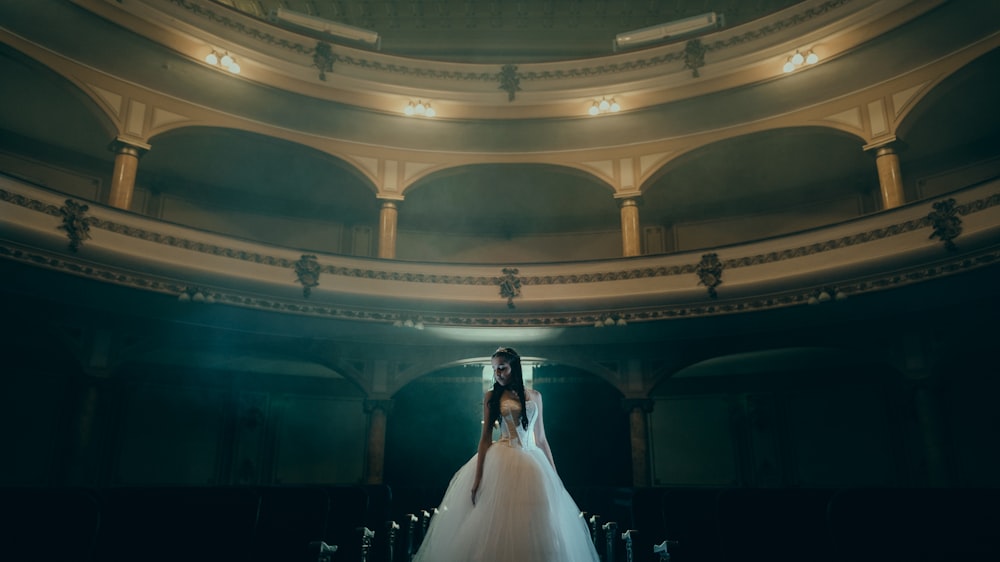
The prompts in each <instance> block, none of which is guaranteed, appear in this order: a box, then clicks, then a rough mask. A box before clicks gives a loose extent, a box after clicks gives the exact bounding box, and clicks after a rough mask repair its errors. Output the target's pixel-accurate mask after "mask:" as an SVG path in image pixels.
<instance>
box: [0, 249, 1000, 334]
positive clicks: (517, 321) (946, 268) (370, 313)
mask: <svg viewBox="0 0 1000 562" xmlns="http://www.w3.org/2000/svg"><path fill="white" fill-rule="evenodd" d="M0 258H2V259H11V260H14V261H18V262H21V263H25V264H29V265H34V266H39V267H44V268H47V269H52V270H56V271H61V272H64V273H69V274H73V275H77V276H80V277H86V278H90V279H95V280H98V281H104V282H109V283H114V284H117V285H122V286H126V287H131V288H136V289H142V290H146V291H152V292H158V293H165V294H173V295H178V294H180V293H182V292H184V291H185V290H186V289H187V286H186V285H184V284H180V283H178V282H177V281H175V280H173V279H167V278H161V277H156V276H153V275H143V274H137V273H135V272H132V271H124V270H118V269H114V268H109V267H102V266H99V265H94V264H91V263H87V262H77V261H76V260H75V259H67V258H65V257H62V256H56V255H51V254H48V253H40V252H37V251H29V250H26V249H23V248H19V247H14V246H9V245H7V244H6V243H4V242H2V241H0ZM997 263H1000V248H997V247H993V248H990V249H989V250H986V251H984V252H981V253H978V254H975V255H968V256H962V257H956V258H954V259H952V260H950V261H945V262H938V263H934V264H933V265H929V266H922V267H915V268H911V269H909V270H905V271H894V272H891V273H888V274H884V275H875V276H871V277H868V278H866V279H862V280H856V281H854V282H853V283H846V284H839V285H838V286H837V288H838V290H840V291H843V292H844V293H845V294H848V295H852V296H853V295H856V294H862V293H868V292H875V291H882V290H887V289H892V288H896V287H903V286H907V285H912V284H914V283H919V282H923V281H927V280H930V279H935V278H940V277H945V276H948V275H954V274H958V273H962V272H965V271H971V270H974V269H977V268H980V267H986V266H991V265H995V264H997ZM813 296H814V290H813V288H809V289H803V290H794V291H788V292H784V293H776V294H769V295H766V296H760V297H749V298H746V299H742V300H730V301H725V302H714V301H713V302H711V303H706V304H697V303H696V304H677V305H653V306H647V307H639V308H634V309H631V310H629V311H628V312H624V313H622V315H621V317H622V318H623V319H625V320H626V321H627V322H629V323H632V322H651V321H659V320H670V319H675V318H692V317H698V316H719V315H725V314H734V313H741V312H753V311H759V310H768V309H778V308H786V307H789V306H800V305H805V304H807V303H808V301H809V298H810V297H813ZM214 297H215V302H217V303H219V304H225V305H230V306H238V307H242V308H249V309H257V310H264V311H269V312H280V313H288V314H301V315H306V316H313V317H321V318H331V319H339V320H359V321H370V322H385V323H392V322H395V321H396V320H399V319H400V318H402V316H401V315H400V314H399V313H397V312H387V311H384V310H375V309H368V308H362V307H350V306H335V305H324V304H303V303H302V302H301V301H290V300H282V299H276V298H265V297H260V296H259V295H257V294H253V293H241V292H235V291H224V290H219V291H216V292H215V293H214ZM603 315H604V313H603V312H599V311H595V312H586V311H581V312H577V313H572V312H570V313H559V314H533V315H528V314H520V313H516V312H512V313H511V314H508V315H502V314H486V313H469V314H434V313H424V314H423V316H422V317H423V319H424V321H425V322H426V323H427V324H431V325H440V326H458V327H573V326H593V325H594V323H595V322H597V321H598V320H601V319H602V318H603Z"/></svg>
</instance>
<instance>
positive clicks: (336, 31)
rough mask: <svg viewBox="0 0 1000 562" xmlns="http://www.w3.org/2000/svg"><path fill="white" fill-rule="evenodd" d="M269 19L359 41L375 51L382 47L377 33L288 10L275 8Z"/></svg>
mask: <svg viewBox="0 0 1000 562" xmlns="http://www.w3.org/2000/svg"><path fill="white" fill-rule="evenodd" d="M268 19H270V20H271V21H273V22H284V23H288V24H291V25H294V26H296V27H302V28H305V29H309V30H312V31H318V32H320V33H323V34H326V35H330V36H332V37H336V38H339V39H348V40H350V41H357V42H359V43H364V44H366V45H370V46H372V47H374V48H375V49H379V48H380V47H381V45H382V38H381V37H380V36H379V34H378V33H377V32H375V31H371V30H368V29H362V28H360V27H354V26H353V25H347V24H346V23H340V22H337V21H331V20H327V19H323V18H320V17H316V16H312V15H309V14H304V13H302V12H296V11H294V10H289V9H288V8H275V9H274V10H271V13H270V14H268Z"/></svg>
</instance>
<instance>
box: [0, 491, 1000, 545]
mask: <svg viewBox="0 0 1000 562" xmlns="http://www.w3.org/2000/svg"><path fill="white" fill-rule="evenodd" d="M399 495H400V496H401V497H400V498H398V500H397V499H394V498H393V493H392V492H391V491H390V489H389V488H388V487H387V486H333V487H329V486H318V487H312V486H303V487H295V486H274V487H119V488H106V489H81V488H0V513H2V515H0V559H2V560H18V561H24V562H30V561H42V560H45V561H50V560H59V559H67V560H81V561H93V562H121V561H126V560H128V561H134V560H145V561H152V562H158V561H163V562H166V561H168V560H169V561H177V560H184V561H195V562H197V561H201V560H205V561H208V560H212V561H219V560H238V561H250V562H275V561H281V562H299V561H302V562H305V561H308V562H317V561H324V560H326V561H330V562H336V561H339V560H345V561H346V560H349V561H352V562H354V561H361V562H407V561H408V560H409V559H410V557H411V555H412V554H413V552H415V550H416V549H417V547H419V544H420V541H421V540H422V537H423V534H424V533H425V532H426V529H427V526H428V524H429V522H430V519H431V517H432V512H433V510H432V509H431V510H430V511H427V510H422V509H413V508H412V506H413V505H416V501H420V503H421V504H423V505H432V503H433V501H436V499H437V498H439V497H440V496H439V492H437V491H414V490H401V494H399ZM574 497H576V498H577V501H578V503H579V504H580V505H581V507H584V508H585V509H593V510H594V511H592V512H587V513H586V514H585V516H586V517H587V520H588V523H589V525H590V529H591V535H592V539H593V540H594V543H595V545H596V546H597V549H598V552H599V553H600V555H601V558H602V560H604V561H605V562H625V561H628V562H645V561H648V562H653V561H660V560H666V559H668V558H669V560H671V562H689V561H692V562H731V561H735V560H769V561H774V562H785V561H789V562H790V561H793V560H794V561H810V562H833V561H835V560H837V561H839V560H864V561H868V560H871V561H876V560H877V561H879V562H884V561H895V560H900V561H902V560H906V561H926V562H936V561H952V560H956V561H957V560H961V561H963V562H965V561H969V562H976V561H979V560H991V561H996V560H1000V509H998V507H1000V489H985V490H983V489H979V490H972V489H885V488H883V489H836V490H835V489H745V488H739V489H737V488H726V489H705V488H638V489H630V488H615V489H598V488H594V489H587V490H576V491H574ZM418 498H419V499H418ZM327 545H329V548H327ZM334 547H335V548H334ZM668 550H669V554H668V552H667V551H668ZM525 562H531V561H525Z"/></svg>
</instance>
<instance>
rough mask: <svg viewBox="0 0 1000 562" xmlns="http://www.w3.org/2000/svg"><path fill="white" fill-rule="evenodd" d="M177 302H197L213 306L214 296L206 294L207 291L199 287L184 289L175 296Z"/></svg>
mask: <svg viewBox="0 0 1000 562" xmlns="http://www.w3.org/2000/svg"><path fill="white" fill-rule="evenodd" d="M177 300H179V301H180V302H199V303H205V304H214V303H215V295H213V294H212V293H210V292H208V290H207V289H203V288H201V287H185V288H184V290H183V291H181V294H179V295H177Z"/></svg>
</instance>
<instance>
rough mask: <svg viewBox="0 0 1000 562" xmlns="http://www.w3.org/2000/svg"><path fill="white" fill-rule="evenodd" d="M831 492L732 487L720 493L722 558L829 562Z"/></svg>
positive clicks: (786, 561) (831, 555)
mask: <svg viewBox="0 0 1000 562" xmlns="http://www.w3.org/2000/svg"><path fill="white" fill-rule="evenodd" d="M832 495H833V491H832V490H826V489H797V488H780V489H772V488H757V489H754V488H731V489H725V490H722V491H720V492H719V496H718V507H717V525H718V536H719V545H720V547H721V550H722V557H723V559H724V560H740V559H745V560H768V561H774V562H800V561H803V560H809V561H810V562H830V561H832V560H833V559H834V558H833V545H832V539H831V536H830V532H829V528H828V524H827V505H828V503H829V501H830V497H831V496H832Z"/></svg>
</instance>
